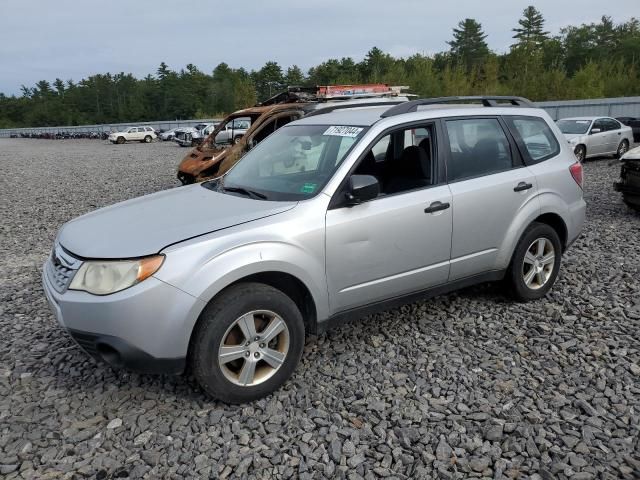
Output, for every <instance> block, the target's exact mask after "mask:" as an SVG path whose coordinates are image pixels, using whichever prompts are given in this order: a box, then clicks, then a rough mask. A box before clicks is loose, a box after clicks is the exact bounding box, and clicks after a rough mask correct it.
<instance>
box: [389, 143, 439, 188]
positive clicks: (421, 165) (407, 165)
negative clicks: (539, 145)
mask: <svg viewBox="0 0 640 480" xmlns="http://www.w3.org/2000/svg"><path fill="white" fill-rule="evenodd" d="M389 167H390V169H389V171H387V175H386V178H387V182H386V184H385V188H384V192H385V193H389V194H390V193H396V192H401V191H404V190H412V189H414V188H419V187H424V186H427V185H429V184H430V183H431V152H430V151H428V152H427V150H425V149H424V148H420V147H418V146H415V145H411V146H409V147H407V148H405V149H404V150H403V151H402V156H401V157H400V159H398V160H396V161H393V160H392V161H391V162H389Z"/></svg>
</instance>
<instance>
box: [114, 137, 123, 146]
mask: <svg viewBox="0 0 640 480" xmlns="http://www.w3.org/2000/svg"><path fill="white" fill-rule="evenodd" d="M124 142H125V139H124V137H118V139H117V140H116V143H117V144H118V145H122V144H123V143H124Z"/></svg>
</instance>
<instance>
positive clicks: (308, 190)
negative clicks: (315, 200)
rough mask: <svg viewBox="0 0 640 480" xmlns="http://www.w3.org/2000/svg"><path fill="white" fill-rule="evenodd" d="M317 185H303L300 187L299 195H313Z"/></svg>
mask: <svg viewBox="0 0 640 480" xmlns="http://www.w3.org/2000/svg"><path fill="white" fill-rule="evenodd" d="M317 186H318V185H317V184H315V183H305V184H304V185H302V187H300V193H313V192H315V191H316V187H317Z"/></svg>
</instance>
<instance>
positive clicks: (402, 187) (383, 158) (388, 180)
mask: <svg viewBox="0 0 640 480" xmlns="http://www.w3.org/2000/svg"><path fill="white" fill-rule="evenodd" d="M434 140H435V136H434V128H433V125H425V126H420V127H410V128H399V129H397V130H393V131H392V132H390V133H388V134H387V135H385V136H383V137H381V138H380V139H379V140H378V141H377V142H376V143H375V144H374V145H372V146H371V148H370V149H369V151H368V152H367V153H366V155H365V156H364V157H363V158H362V160H361V161H360V164H359V165H358V167H357V168H356V170H355V171H354V174H356V175H371V176H374V177H375V178H376V179H377V180H378V183H379V184H380V192H381V194H382V195H391V194H395V193H401V192H405V191H409V190H415V189H418V188H424V187H428V186H431V185H432V184H433V179H435V175H434V168H435V161H434V159H435V141H434Z"/></svg>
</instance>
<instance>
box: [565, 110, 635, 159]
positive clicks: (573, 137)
mask: <svg viewBox="0 0 640 480" xmlns="http://www.w3.org/2000/svg"><path fill="white" fill-rule="evenodd" d="M557 123H558V127H559V128H560V131H561V132H562V133H563V134H564V136H565V138H566V139H567V140H568V141H569V145H571V146H572V147H573V151H574V153H575V155H576V158H577V159H578V160H579V161H581V162H582V161H584V160H586V159H587V158H592V157H600V156H604V155H616V156H618V157H621V156H622V155H624V154H625V153H626V152H627V151H628V150H629V146H630V145H632V144H633V132H632V130H631V127H627V126H626V125H622V124H621V123H620V122H619V121H618V120H615V119H613V118H609V117H574V118H563V119H561V120H558V122H557Z"/></svg>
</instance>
